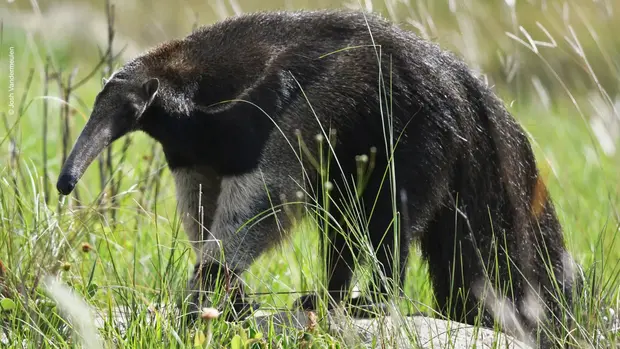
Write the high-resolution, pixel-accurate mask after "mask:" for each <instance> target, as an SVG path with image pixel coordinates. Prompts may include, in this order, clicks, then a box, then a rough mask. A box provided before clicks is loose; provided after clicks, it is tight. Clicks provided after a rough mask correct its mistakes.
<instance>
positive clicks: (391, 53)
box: [58, 11, 573, 330]
mask: <svg viewBox="0 0 620 349" xmlns="http://www.w3.org/2000/svg"><path fill="white" fill-rule="evenodd" d="M221 102H225V103H221ZM319 122H320V123H319ZM330 129H331V130H335V131H336V137H335V142H334V144H332V146H333V149H334V151H335V154H332V155H333V157H334V159H336V160H337V161H336V160H333V161H332V163H331V167H330V173H329V176H330V177H329V180H330V181H331V183H332V184H333V189H332V190H331V191H330V197H329V199H330V200H331V203H332V204H331V205H330V207H331V209H330V210H329V214H330V215H331V220H330V222H331V223H330V224H336V223H339V224H340V225H341V227H343V229H344V230H345V231H348V230H349V229H353V228H354V226H353V225H352V224H350V222H351V220H352V219H354V218H351V217H348V220H345V219H344V218H347V217H343V215H342V207H343V205H345V203H346V202H348V201H349V202H350V198H349V195H348V193H347V191H346V190H347V189H346V188H351V187H353V185H354V184H353V178H355V177H356V173H357V166H358V164H359V162H358V161H356V156H358V155H360V154H369V152H370V150H371V148H373V147H375V148H376V159H375V162H374V163H375V167H374V171H373V172H372V173H371V175H370V177H369V179H368V183H367V186H366V188H365V191H364V192H363V194H362V196H361V199H360V207H361V210H362V211H364V212H365V214H366V220H367V233H368V234H369V235H368V236H369V238H370V241H371V242H372V244H373V246H374V247H375V249H376V253H377V258H378V261H379V262H380V264H379V265H378V266H376V268H375V269H377V270H381V271H382V272H383V273H384V275H385V276H387V278H388V280H390V279H392V277H393V276H394V278H396V279H397V280H396V281H397V284H398V285H402V282H403V276H404V273H403V272H402V270H394V269H395V268H393V267H392V265H393V264H394V263H395V262H398V265H400V266H401V269H404V266H405V265H406V263H407V256H408V254H409V249H410V241H411V240H412V239H413V238H414V237H415V236H416V235H417V236H418V237H419V238H418V240H419V243H420V244H421V248H422V252H423V256H424V259H425V260H426V261H427V262H428V267H429V271H430V275H431V278H432V284H433V288H434V292H435V295H436V300H437V303H438V309H439V310H440V311H441V313H443V314H444V315H446V316H449V317H450V318H453V319H457V320H462V321H465V322H468V323H474V322H475V321H476V318H477V317H480V316H481V321H482V323H483V324H485V325H492V324H493V317H492V312H490V311H489V309H492V308H493V307H492V306H491V307H489V305H491V304H494V302H492V301H491V302H488V301H489V300H492V297H489V294H490V293H489V292H487V293H480V291H481V290H482V289H483V287H481V286H484V285H492V286H493V289H494V291H495V293H496V295H497V296H498V297H502V296H506V297H508V299H509V300H510V301H511V304H514V306H515V311H516V314H517V318H518V320H520V321H521V323H522V324H524V325H525V326H526V329H527V330H534V329H535V328H536V322H535V320H534V319H533V318H532V317H531V316H527V314H526V313H527V312H526V310H527V302H526V299H528V297H529V296H531V295H534V294H535V293H533V292H537V293H536V294H539V295H540V297H542V302H543V305H542V306H543V307H545V306H548V307H550V309H551V311H552V312H551V313H549V312H547V313H546V315H547V316H548V317H550V316H551V314H555V315H558V316H559V315H560V314H559V308H560V305H559V304H558V303H557V302H555V301H554V300H553V299H552V293H553V292H551V291H552V290H555V289H558V288H559V289H561V290H564V291H565V292H566V294H569V293H570V291H571V289H572V287H573V285H572V274H571V270H570V267H569V266H568V265H567V264H566V263H567V261H570V260H571V259H570V256H569V255H568V253H567V251H566V249H565V244H564V240H563V236H562V230H561V227H560V225H559V223H558V220H557V218H556V215H555V212H554V209H553V205H552V203H551V201H550V199H549V196H548V195H547V191H546V189H545V187H544V185H542V181H541V178H540V177H539V173H538V171H537V168H536V164H535V159H534V156H533V153H532V150H531V148H530V144H529V143H528V140H527V138H526V136H525V134H524V132H523V130H522V129H521V128H520V127H519V125H518V124H517V123H516V122H515V120H514V119H513V118H512V117H511V115H510V114H509V113H508V112H507V111H506V109H505V108H504V106H503V104H502V103H501V102H500V100H499V99H498V98H497V97H495V95H494V94H493V92H492V91H491V90H490V89H489V88H488V87H487V86H486V85H485V84H484V83H482V82H481V81H480V80H479V79H477V78H476V77H475V76H474V75H473V74H472V72H471V71H470V70H469V69H468V68H467V66H466V65H465V64H464V63H463V62H462V61H461V60H459V59H457V58H456V57H455V56H454V55H452V54H450V53H447V52H444V51H442V50H441V49H440V48H439V47H438V46H436V45H434V44H431V43H429V42H426V41H423V40H421V39H420V38H418V37H416V36H415V35H414V34H412V33H410V32H407V31H404V30H401V29H399V28H398V27H396V26H394V25H392V24H390V23H388V22H387V21H384V20H382V19H380V18H379V17H377V16H374V15H369V14H362V13H358V12H328V11H318V12H292V13H291V12H280V13H259V14H250V15H244V16H240V17H235V18H231V19H228V20H225V21H223V22H220V23H217V24H214V25H211V26H206V27H203V28H200V29H198V30H197V31H195V32H194V33H192V34H191V35H189V36H188V37H186V38H184V39H182V40H176V41H171V42H167V43H164V44H162V45H160V46H158V47H156V48H154V49H153V50H151V51H149V52H146V53H145V54H143V55H141V56H140V57H137V58H136V59H134V60H132V61H131V62H129V63H127V64H126V65H125V66H124V67H123V68H122V69H120V70H119V71H118V72H117V73H115V74H114V75H113V76H112V77H111V79H110V80H109V81H108V82H107V83H106V85H105V87H104V89H103V90H102V92H101V93H100V94H99V95H98V97H97V100H96V102H95V106H94V109H93V113H92V116H91V119H90V121H89V122H88V124H87V125H86V127H85V129H84V131H83V132H82V135H81V136H80V139H78V141H77V143H76V145H75V147H74V150H73V151H72V154H71V156H70V158H69V160H68V161H67V163H66V164H65V167H64V169H63V172H62V174H61V176H60V179H59V182H58V188H59V190H60V191H61V192H63V193H65V194H66V193H69V192H70V191H71V190H72V189H73V187H74V186H75V183H76V182H77V180H78V179H79V178H80V176H81V175H82V173H83V172H84V170H85V169H86V167H87V166H88V164H89V163H90V161H92V159H93V158H94V157H95V156H96V154H97V153H99V152H100V151H101V150H102V149H103V148H104V147H105V146H107V145H108V144H109V143H110V142H112V141H114V140H115V139H117V138H119V137H121V136H122V135H124V134H126V133H128V132H131V131H134V130H141V131H144V132H146V133H147V134H149V135H150V136H151V137H153V138H155V139H156V140H158V141H159V142H160V143H161V145H162V147H163V150H164V152H165V155H166V159H167V161H168V165H169V167H170V170H171V171H172V173H173V175H174V176H175V181H176V185H177V193H178V200H179V207H180V210H181V212H182V213H183V214H184V224H185V230H186V232H187V233H188V236H189V237H190V239H191V240H192V241H193V242H194V247H195V250H196V252H197V253H198V254H199V258H200V262H199V263H198V265H197V266H196V275H195V277H194V279H193V281H192V282H191V283H190V285H191V286H192V287H195V288H202V289H211V288H212V287H213V283H214V282H215V280H216V278H215V277H214V276H215V275H216V273H218V272H222V271H227V272H226V273H223V274H227V273H228V274H227V275H229V276H230V275H235V274H239V273H241V272H243V271H244V270H245V269H247V267H248V266H249V265H250V264H251V263H252V262H253V261H254V260H255V259H256V258H257V257H259V256H260V255H261V254H262V253H264V252H265V251H267V250H268V249H269V248H270V247H272V246H274V245H276V244H277V243H278V242H280V241H281V240H282V238H283V236H284V235H283V234H284V232H285V231H286V230H287V228H288V226H289V224H290V221H291V220H290V219H288V217H287V216H286V215H284V213H283V212H284V210H283V209H282V207H279V206H278V205H280V204H282V203H284V202H286V201H289V202H290V201H294V200H296V197H297V195H298V192H299V191H302V192H303V191H305V192H306V197H307V198H308V200H309V201H310V202H314V201H313V200H314V199H317V200H319V202H322V199H323V198H322V197H321V196H320V194H318V195H313V193H315V192H316V191H317V190H318V189H319V188H317V187H318V185H320V182H319V178H318V176H317V171H316V169H315V168H314V167H312V166H311V165H310V164H309V162H307V161H306V159H308V154H306V153H305V152H304V151H302V150H301V148H300V145H299V142H298V137H299V138H301V139H302V140H303V143H304V144H305V145H306V147H307V148H308V149H309V150H310V153H311V154H313V156H315V157H317V156H318V154H317V151H316V149H317V146H316V144H317V142H316V140H315V136H316V135H317V134H322V135H323V136H324V146H325V147H326V149H327V148H328V145H327V143H326V142H327V139H328V138H329V135H328V133H329V130H330ZM390 138H393V141H392V143H394V144H397V145H396V147H395V151H394V154H393V160H394V164H395V166H394V173H393V178H395V180H396V182H395V187H393V186H392V185H391V184H390V176H389V175H388V176H387V177H386V178H384V175H385V172H386V168H387V166H388V158H389V157H390V156H391V155H390V153H389V151H387V149H389V146H386V139H387V140H388V143H390V141H389V140H390ZM358 160H359V158H358ZM199 186H200V188H201V190H202V194H199V191H198V190H199ZM199 195H202V198H201V200H202V204H203V206H204V209H203V212H204V217H198V212H199V208H198V198H199ZM394 195H396V197H397V200H396V204H397V205H396V207H394V205H393V202H394V200H392V199H393V197H394ZM395 209H397V210H399V211H400V215H401V217H406V219H404V220H401V223H402V227H401V229H400V231H399V234H398V236H397V238H398V240H399V243H398V247H399V251H394V248H393V247H394V239H395V237H394V229H393V226H392V224H393V219H394V214H393V212H394V210H395ZM265 213H268V215H266V217H265V218H263V219H262V220H258V221H253V222H251V223H249V224H245V223H246V222H247V221H248V220H250V219H251V218H253V217H255V216H257V215H261V214H263V216H265ZM201 218H202V219H203V220H204V224H203V225H201V224H198V221H200V219H201ZM347 222H349V224H347ZM339 230H342V229H329V228H326V229H323V235H322V236H323V237H324V238H328V239H329V241H330V243H331V244H332V246H333V252H335V253H333V257H332V258H329V260H328V265H327V270H328V272H329V274H330V279H329V290H330V291H331V295H332V297H334V298H335V299H336V300H338V299H340V298H341V296H342V294H341V293H340V292H339V291H340V290H344V289H346V288H347V287H348V286H349V282H350V280H351V275H352V270H351V266H352V265H353V259H354V255H356V254H358V251H359V250H358V248H359V247H358V246H349V244H348V242H347V241H349V240H351V239H346V238H344V237H343V236H342V235H341V234H339V233H338V231H339ZM351 236H352V235H351ZM214 238H215V239H217V240H219V243H217V242H215V241H214ZM205 240H207V241H205ZM221 253H223V255H221ZM394 256H398V258H397V259H398V261H395V260H394ZM548 261H550V262H551V265H550V266H549V270H550V271H551V273H552V274H551V276H550V274H549V270H547V268H546V267H545V266H546V265H547V264H548V263H547V262H548ZM213 265H215V266H221V267H219V268H210V266H213ZM223 266H226V267H227V268H223ZM395 275H398V276H395ZM553 275H554V276H553ZM554 278H556V279H557V282H558V283H559V286H557V285H554V284H553V282H552V280H553V279H554ZM510 281H512V282H511V283H510ZM379 283H380V284H381V285H382V287H381V288H382V289H381V291H385V288H386V287H387V286H386V284H385V283H383V282H380V281H379ZM480 297H482V299H485V300H487V304H486V305H487V306H486V307H485V310H484V311H483V312H479V310H478V308H477V303H478V301H479V300H480ZM315 301H316V299H314V298H312V297H310V298H304V299H302V300H301V303H302V305H304V306H314V305H315V304H314V303H315ZM545 309H546V308H545ZM551 320H552V322H554V321H558V320H557V319H554V318H552V317H551Z"/></svg>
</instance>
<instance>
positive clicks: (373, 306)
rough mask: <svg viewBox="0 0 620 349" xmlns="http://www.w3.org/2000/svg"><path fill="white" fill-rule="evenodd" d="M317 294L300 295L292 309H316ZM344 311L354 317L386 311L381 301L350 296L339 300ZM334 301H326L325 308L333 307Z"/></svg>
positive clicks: (378, 314) (317, 302)
mask: <svg viewBox="0 0 620 349" xmlns="http://www.w3.org/2000/svg"><path fill="white" fill-rule="evenodd" d="M319 302H320V300H319V296H318V295H317V294H316V293H311V294H308V295H304V296H301V297H299V298H297V299H296V300H295V302H294V303H293V309H295V310H305V311H316V310H317V309H318V305H319ZM341 304H342V305H343V306H344V307H345V309H346V311H347V312H348V313H349V314H350V315H351V316H352V317H356V318H374V317H378V316H385V315H387V313H388V309H387V305H386V304H385V303H381V302H373V301H372V300H371V299H370V298H367V297H357V298H351V299H348V300H347V301H344V302H341ZM334 305H335V301H334V300H331V301H330V302H329V303H328V306H327V309H328V310H331V309H333V308H334Z"/></svg>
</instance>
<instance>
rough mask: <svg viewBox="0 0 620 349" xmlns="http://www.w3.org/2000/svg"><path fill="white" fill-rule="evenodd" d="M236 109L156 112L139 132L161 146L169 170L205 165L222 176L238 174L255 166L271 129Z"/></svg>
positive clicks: (263, 121)
mask: <svg viewBox="0 0 620 349" xmlns="http://www.w3.org/2000/svg"><path fill="white" fill-rule="evenodd" d="M233 109H236V108H233ZM240 109H241V110H239V111H238V112H237V111H236V110H231V112H219V113H213V114H211V113H206V112H204V111H199V110H191V111H190V112H189V115H179V114H176V115H175V114H170V113H166V112H164V111H163V110H161V109H156V110H152V111H150V112H149V113H148V115H145V118H144V120H145V121H144V122H143V125H142V127H141V129H142V130H143V131H144V132H146V133H147V134H149V135H150V136H151V137H152V138H154V139H155V140H157V141H158V142H159V143H160V144H161V145H162V148H163V150H164V153H165V155H166V160H167V162H168V166H169V167H170V169H175V168H182V167H193V166H209V167H211V168H213V169H214V170H215V171H216V172H218V174H220V175H223V176H225V175H239V174H243V173H247V172H250V171H252V170H253V169H255V168H256V167H257V166H258V162H259V161H260V157H261V153H262V150H263V147H264V145H265V143H266V141H267V138H268V136H269V130H270V128H271V127H273V126H272V123H271V121H269V120H268V118H266V117H264V116H263V117H257V115H254V114H253V113H248V112H247V109H246V108H240Z"/></svg>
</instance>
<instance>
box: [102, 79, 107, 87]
mask: <svg viewBox="0 0 620 349" xmlns="http://www.w3.org/2000/svg"><path fill="white" fill-rule="evenodd" d="M107 83H108V79H106V78H101V86H105V84H107Z"/></svg>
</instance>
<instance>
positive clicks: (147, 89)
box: [142, 78, 159, 106]
mask: <svg viewBox="0 0 620 349" xmlns="http://www.w3.org/2000/svg"><path fill="white" fill-rule="evenodd" d="M142 89H143V90H144V93H145V94H146V96H147V98H148V102H147V103H146V105H147V106H149V105H151V103H153V100H154V99H155V96H156V95H157V90H159V79H158V78H152V79H149V80H148V81H147V82H145V83H144V84H142Z"/></svg>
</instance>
